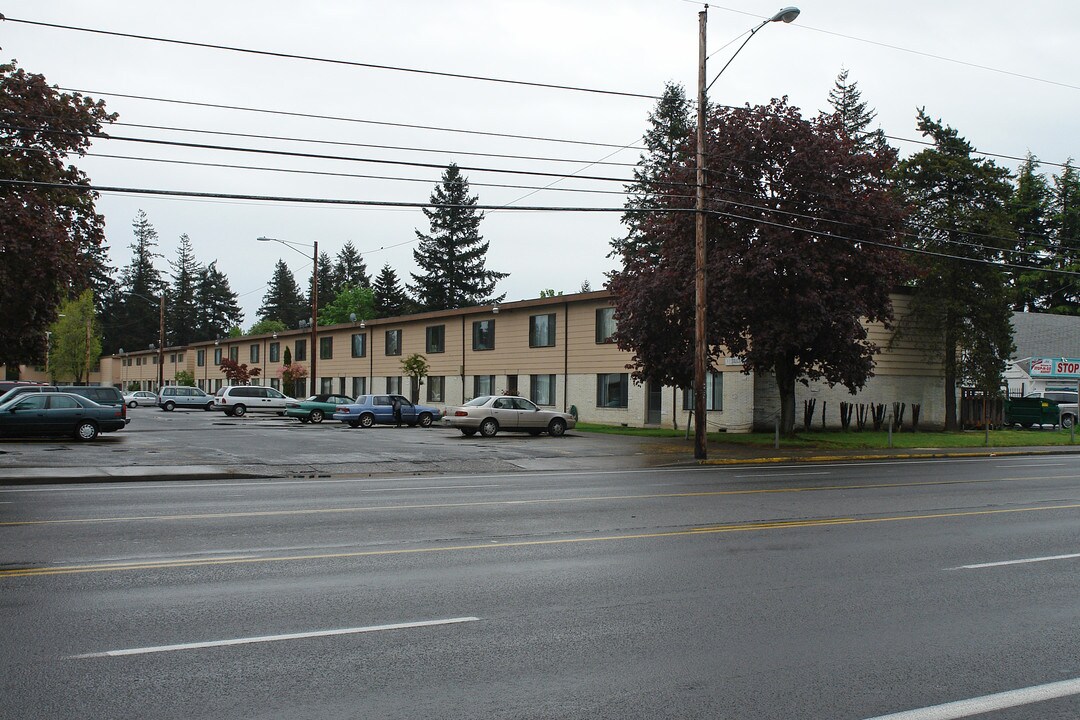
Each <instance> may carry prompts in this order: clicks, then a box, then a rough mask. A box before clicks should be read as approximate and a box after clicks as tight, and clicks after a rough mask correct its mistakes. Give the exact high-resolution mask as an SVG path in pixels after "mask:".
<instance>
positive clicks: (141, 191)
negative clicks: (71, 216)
mask: <svg viewBox="0 0 1080 720" xmlns="http://www.w3.org/2000/svg"><path fill="white" fill-rule="evenodd" d="M0 185H9V186H22V187H32V188H40V189H48V190H68V191H70V190H78V191H81V192H105V193H109V192H111V193H120V194H131V195H150V196H175V197H199V198H218V199H227V200H258V201H262V202H294V203H312V204H321V205H351V206H360V207H405V208H416V209H419V208H449V209H462V210H468V209H472V210H485V211H503V212H507V211H508V212H554V213H568V212H572V213H612V212H618V213H626V212H634V213H645V212H663V213H673V214H695V213H696V212H697V210H696V209H695V208H692V207H689V208H679V207H675V208H622V207H550V206H535V205H533V206H519V207H506V206H505V205H480V204H477V205H453V204H445V203H431V202H426V203H422V202H396V201H389V200H341V199H331V198H303V197H278V196H267V195H239V194H229V193H208V192H194V191H189V190H157V189H150V188H125V187H110V186H100V185H73V184H71V183H46V182H37V181H32V180H9V179H0ZM705 212H706V213H707V214H709V215H714V216H718V217H727V218H731V219H736V220H746V221H748V222H754V223H757V224H759V225H767V226H769V227H776V228H780V229H784V230H791V231H794V232H801V233H807V234H809V235H815V236H818V237H824V238H831V239H834V240H844V241H847V242H852V243H856V244H858V245H870V246H874V247H881V248H885V249H889V250H895V251H897V252H907V253H913V254H917V255H924V256H932V257H939V258H944V259H949V260H957V261H960V262H971V263H977V264H980V265H994V266H997V267H1008V268H1014V269H1018V270H1028V271H1032V272H1045V273H1053V274H1059V275H1067V276H1074V277H1080V272H1077V271H1072V270H1058V269H1056V268H1043V267H1034V266H1030V265H1018V264H1014V263H1005V262H1000V261H996V260H982V259H979V258H971V257H964V256H962V255H949V254H947V253H940V252H935V251H932V250H923V249H921V248H913V247H909V246H906V245H895V244H891V243H884V242H876V241H873V240H866V239H863V238H852V237H848V236H845V235H837V234H835V233H830V232H826V231H823V230H813V229H810V228H801V227H795V226H792V225H785V224H783V223H778V222H773V221H770V220H764V219H762V218H758V217H752V216H746V215H738V214H736V213H729V212H724V211H721V210H706V211H705Z"/></svg>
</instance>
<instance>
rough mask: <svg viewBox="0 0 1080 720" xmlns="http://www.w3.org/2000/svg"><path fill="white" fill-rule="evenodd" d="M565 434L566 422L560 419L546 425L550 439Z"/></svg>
mask: <svg viewBox="0 0 1080 720" xmlns="http://www.w3.org/2000/svg"><path fill="white" fill-rule="evenodd" d="M565 432H566V421H565V420H563V419H562V418H555V419H554V420H552V421H551V422H550V423H548V435H550V436H551V437H562V436H563V433H565Z"/></svg>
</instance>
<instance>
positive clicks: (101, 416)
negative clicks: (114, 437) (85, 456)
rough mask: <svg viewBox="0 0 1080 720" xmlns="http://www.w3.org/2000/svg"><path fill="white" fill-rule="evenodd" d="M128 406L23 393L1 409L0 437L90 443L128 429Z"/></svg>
mask: <svg viewBox="0 0 1080 720" xmlns="http://www.w3.org/2000/svg"><path fill="white" fill-rule="evenodd" d="M127 422H128V420H127V406H126V405H124V404H121V405H119V406H115V405H98V404H97V403H96V402H94V401H93V400H90V399H89V398H85V397H83V396H82V395H75V394H74V393H61V392H43V393H26V394H23V395H19V396H18V397H16V398H14V399H12V400H10V401H8V402H6V403H4V404H3V405H0V435H3V436H9V437H38V436H46V435H73V436H74V437H75V439H76V440H93V439H94V438H96V437H97V436H98V433H103V432H114V431H116V430H121V429H123V428H124V426H125V425H127Z"/></svg>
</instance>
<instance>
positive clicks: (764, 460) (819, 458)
mask: <svg viewBox="0 0 1080 720" xmlns="http://www.w3.org/2000/svg"><path fill="white" fill-rule="evenodd" d="M1077 452H1080V448H1077V449H1064V448H1057V447H1055V448H1048V449H1041V448H1040V449H1038V450H1034V449H1023V450H1009V449H1004V448H1003V449H999V450H995V449H987V450H955V451H954V450H930V451H924V452H908V453H888V454H862V455H790V456H787V457H759V458H724V459H719V460H697V461H695V462H696V464H698V465H756V464H775V463H814V462H850V461H860V462H866V461H870V460H933V459H942V458H979V457H1010V456H1013V457H1015V456H1024V455H1070V454H1073V453H1077Z"/></svg>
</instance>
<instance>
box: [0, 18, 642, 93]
mask: <svg viewBox="0 0 1080 720" xmlns="http://www.w3.org/2000/svg"><path fill="white" fill-rule="evenodd" d="M0 18H3V19H5V20H7V21H8V22H15V23H23V24H25V25H36V26H38V27H47V28H54V29H58V30H74V31H76V32H85V33H93V34H96V35H108V36H110V37H122V38H129V39H133V40H148V41H151V42H160V43H167V44H170V45H183V46H185V47H197V48H205V49H210V50H225V51H228V52H235V53H244V54H248V55H262V56H265V57H276V58H285V59H288V60H306V61H309V62H318V63H329V64H331V65H345V66H348V67H359V68H367V69H370V70H392V71H394V72H403V73H413V74H417V75H435V76H437V77H447V78H454V79H457V80H479V81H483V82H492V83H501V84H504V85H522V86H526V87H537V88H545V89H549V90H569V91H572V92H584V93H593V94H598V95H615V96H620V97H630V98H643V99H646V100H659V99H660V97H659V96H658V95H645V94H642V93H633V92H623V91H620V90H602V89H598V88H587V87H577V86H574V85H556V84H553V83H541V82H530V81H526V80H510V79H507V78H495V77H486V76H483V75H466V74H462V73H451V72H442V71H439V70H420V69H417V68H407V67H398V66H394V65H378V64H375V63H362V62H355V61H352V60H337V59H334V58H322V57H315V56H312V55H296V54H293V53H283V52H273V51H270V50H255V49H253V48H242V47H234V46H230V45H214V44H212V43H202V42H195V41H192V40H176V39H173V38H164V37H155V36H153V35H136V34H134V33H122V32H116V31H114V30H99V29H96V28H86V27H78V26H76V25H60V24H57V23H46V22H38V21H36V20H23V19H20V18H13V17H7V18H4V17H3V16H2V15H0Z"/></svg>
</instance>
